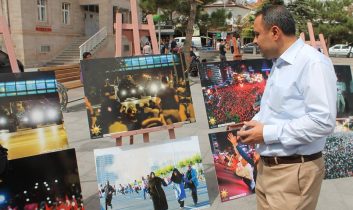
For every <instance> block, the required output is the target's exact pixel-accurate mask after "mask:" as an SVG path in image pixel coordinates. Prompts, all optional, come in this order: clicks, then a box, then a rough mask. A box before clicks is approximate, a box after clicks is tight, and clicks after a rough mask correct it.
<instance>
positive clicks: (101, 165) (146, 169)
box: [94, 136, 210, 210]
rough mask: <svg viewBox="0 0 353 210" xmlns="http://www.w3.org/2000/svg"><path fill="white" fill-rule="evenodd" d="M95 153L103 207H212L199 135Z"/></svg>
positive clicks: (153, 209) (157, 209)
mask: <svg viewBox="0 0 353 210" xmlns="http://www.w3.org/2000/svg"><path fill="white" fill-rule="evenodd" d="M94 154H95V160H96V171H97V182H98V183H99V184H98V185H99V186H98V192H99V195H100V204H101V208H102V209H146V210H167V209H168V210H171V209H175V210H176V209H204V208H208V207H209V206H210V202H209V197H208V191H207V186H206V180H205V176H204V169H203V166H202V158H201V154H200V149H199V141H198V138H197V137H196V136H193V137H187V138H183V139H179V140H176V141H173V142H161V143H150V144H149V145H148V146H144V147H141V146H139V145H131V146H124V147H121V148H116V147H113V148H107V149H96V150H94ZM131 157H133V158H131ZM108 185H109V186H108Z"/></svg>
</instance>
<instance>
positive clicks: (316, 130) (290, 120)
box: [238, 5, 337, 210]
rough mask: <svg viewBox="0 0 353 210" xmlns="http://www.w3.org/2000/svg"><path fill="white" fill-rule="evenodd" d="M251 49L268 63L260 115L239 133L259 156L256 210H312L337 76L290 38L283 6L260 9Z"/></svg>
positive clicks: (332, 116)
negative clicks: (254, 44)
mask: <svg viewBox="0 0 353 210" xmlns="http://www.w3.org/2000/svg"><path fill="white" fill-rule="evenodd" d="M254 32H255V39H254V43H256V44H257V45H258V46H259V48H260V50H261V53H262V54H263V56H264V57H265V58H267V59H273V61H274V63H273V67H272V69H271V74H270V76H269V79H268V80H267V84H266V88H265V92H264V94H263V96H262V99H261V105H260V112H259V113H258V114H256V115H255V117H254V118H253V120H252V121H250V122H245V123H244V124H245V126H244V129H242V130H241V131H239V132H238V135H239V136H240V140H241V142H242V143H245V144H256V150H257V152H258V153H259V154H260V156H261V160H260V161H259V165H258V175H257V181H256V197H257V206H258V209H271V210H282V209H286V210H292V209H296V210H314V209H315V207H316V204H317V200H318V197H319V194H320V188H321V183H322V179H323V177H324V160H323V158H322V153H321V151H322V150H323V149H324V146H325V142H326V136H328V135H329V134H331V133H332V132H333V130H334V127H335V121H336V112H337V111H336V99H337V87H336V81H337V79H336V75H335V72H334V69H333V65H332V63H331V61H330V59H329V58H327V57H326V56H324V55H323V54H321V53H320V52H319V51H317V50H316V49H314V48H312V47H310V46H309V45H306V44H305V43H304V42H303V41H302V40H301V39H297V37H296V36H295V21H294V19H293V17H292V15H291V14H290V12H289V11H288V10H287V9H286V8H285V7H283V6H279V5H277V6H273V5H272V6H265V7H264V8H263V9H262V10H261V11H259V12H258V13H257V14H256V18H255V21H254Z"/></svg>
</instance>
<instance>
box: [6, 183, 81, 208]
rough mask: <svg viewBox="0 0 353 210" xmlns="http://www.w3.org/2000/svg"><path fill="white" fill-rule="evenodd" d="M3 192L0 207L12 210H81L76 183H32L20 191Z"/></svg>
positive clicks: (79, 191) (78, 187)
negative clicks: (66, 185) (67, 184)
mask: <svg viewBox="0 0 353 210" xmlns="http://www.w3.org/2000/svg"><path fill="white" fill-rule="evenodd" d="M9 195H10V196H9V197H7V196H6V194H5V200H3V201H2V202H1V203H0V209H12V210H22V209H24V210H57V209H60V210H83V209H84V207H83V201H82V196H81V188H80V186H79V185H77V184H71V185H70V187H64V186H60V183H58V181H57V180H56V181H53V182H44V183H33V184H32V186H31V187H28V188H24V189H23V190H21V191H20V192H17V193H14V194H12V193H11V194H9Z"/></svg>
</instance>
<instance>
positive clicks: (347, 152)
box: [323, 132, 353, 179]
mask: <svg viewBox="0 0 353 210" xmlns="http://www.w3.org/2000/svg"><path fill="white" fill-rule="evenodd" d="M323 154H324V158H325V169H326V173H325V178H326V179H337V178H342V177H349V176H353V133H352V132H337V133H334V134H332V135H330V136H329V137H328V138H327V140H326V145H325V149H324V151H323Z"/></svg>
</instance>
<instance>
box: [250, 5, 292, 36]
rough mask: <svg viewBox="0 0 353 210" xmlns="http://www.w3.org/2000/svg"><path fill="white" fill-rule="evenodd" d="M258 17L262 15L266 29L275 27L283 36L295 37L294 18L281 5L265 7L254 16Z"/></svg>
mask: <svg viewBox="0 0 353 210" xmlns="http://www.w3.org/2000/svg"><path fill="white" fill-rule="evenodd" d="M260 15H262V20H263V21H264V23H265V27H266V28H268V29H269V28H270V27H272V26H277V27H278V28H280V29H281V30H282V31H283V33H284V34H285V35H287V36H291V35H295V21H294V18H293V16H292V14H291V13H290V12H289V11H288V10H287V9H286V8H285V7H284V6H283V5H271V4H270V5H265V6H264V7H262V9H261V10H260V11H258V12H256V14H255V16H256V17H258V16H260Z"/></svg>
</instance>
